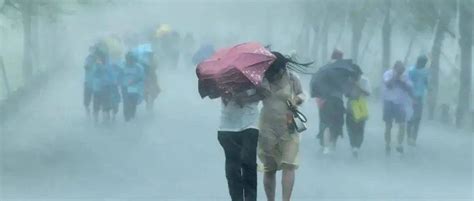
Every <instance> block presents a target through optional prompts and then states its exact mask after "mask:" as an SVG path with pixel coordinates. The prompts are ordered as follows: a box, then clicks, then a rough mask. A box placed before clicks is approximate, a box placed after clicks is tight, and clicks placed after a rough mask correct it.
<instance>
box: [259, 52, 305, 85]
mask: <svg viewBox="0 0 474 201" xmlns="http://www.w3.org/2000/svg"><path fill="white" fill-rule="evenodd" d="M272 54H273V55H275V57H276V59H275V61H273V63H272V64H271V65H270V67H269V68H268V69H267V71H266V72H265V76H266V77H267V78H270V77H273V76H274V75H276V74H277V73H279V72H280V71H282V70H286V69H290V70H292V71H295V72H297V73H302V74H312V73H311V72H310V70H311V68H310V66H311V65H312V64H313V63H314V62H308V63H300V62H298V61H295V60H294V59H292V58H290V57H288V56H284V55H283V54H281V53H280V52H276V51H272Z"/></svg>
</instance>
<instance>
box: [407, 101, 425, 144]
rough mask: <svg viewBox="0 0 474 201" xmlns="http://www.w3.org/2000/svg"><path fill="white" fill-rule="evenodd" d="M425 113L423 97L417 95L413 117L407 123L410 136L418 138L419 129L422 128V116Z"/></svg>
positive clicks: (414, 138)
mask: <svg viewBox="0 0 474 201" xmlns="http://www.w3.org/2000/svg"><path fill="white" fill-rule="evenodd" d="M422 114H423V101H422V98H421V97H417V98H415V100H414V104H413V117H412V118H411V119H410V121H408V124H407V135H408V138H411V139H413V140H416V139H417V138H418V130H419V128H420V122H421V116H422Z"/></svg>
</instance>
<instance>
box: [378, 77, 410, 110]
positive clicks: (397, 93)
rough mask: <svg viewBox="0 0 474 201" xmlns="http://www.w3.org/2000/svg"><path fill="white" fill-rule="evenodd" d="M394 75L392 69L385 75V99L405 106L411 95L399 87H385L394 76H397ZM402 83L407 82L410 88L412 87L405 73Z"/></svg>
mask: <svg viewBox="0 0 474 201" xmlns="http://www.w3.org/2000/svg"><path fill="white" fill-rule="evenodd" d="M394 74H395V72H394V71H393V69H390V70H388V71H386V72H385V73H384V74H383V81H384V84H383V99H384V100H386V101H391V102H393V103H396V104H404V103H406V102H407V99H410V96H409V94H408V93H407V92H406V91H405V90H403V89H402V88H400V87H399V86H393V87H392V88H388V87H387V86H386V85H385V83H386V82H388V81H390V80H391V79H392V78H393V76H395V75H394ZM401 81H402V82H405V83H406V84H408V85H409V86H412V85H411V82H410V80H409V79H408V75H407V74H406V73H403V75H402V76H401Z"/></svg>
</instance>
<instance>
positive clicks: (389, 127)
mask: <svg viewBox="0 0 474 201" xmlns="http://www.w3.org/2000/svg"><path fill="white" fill-rule="evenodd" d="M391 131H392V123H391V122H385V153H386V154H390V145H391V143H392V133H391Z"/></svg>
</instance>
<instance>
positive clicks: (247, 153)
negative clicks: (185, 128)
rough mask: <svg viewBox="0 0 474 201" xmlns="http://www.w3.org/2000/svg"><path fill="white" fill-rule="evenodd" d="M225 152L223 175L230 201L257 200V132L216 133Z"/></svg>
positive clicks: (250, 130) (251, 130)
mask: <svg viewBox="0 0 474 201" xmlns="http://www.w3.org/2000/svg"><path fill="white" fill-rule="evenodd" d="M218 139H219V143H220V144H221V146H222V148H224V152H225V173H226V177H227V184H228V186H229V193H230V197H231V198H232V201H256V200H257V143H258V130H256V129H247V130H244V131H241V132H226V131H219V132H218Z"/></svg>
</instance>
